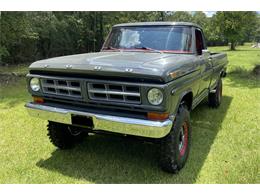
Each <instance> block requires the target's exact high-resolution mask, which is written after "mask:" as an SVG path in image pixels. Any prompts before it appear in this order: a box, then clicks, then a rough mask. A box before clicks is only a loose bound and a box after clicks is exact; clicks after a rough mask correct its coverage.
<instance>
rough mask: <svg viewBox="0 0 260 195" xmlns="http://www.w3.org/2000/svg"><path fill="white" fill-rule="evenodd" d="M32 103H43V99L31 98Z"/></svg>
mask: <svg viewBox="0 0 260 195" xmlns="http://www.w3.org/2000/svg"><path fill="white" fill-rule="evenodd" d="M33 102H35V103H38V104H42V103H44V99H43V98H41V97H35V96H33Z"/></svg>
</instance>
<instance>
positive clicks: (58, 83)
mask: <svg viewBox="0 0 260 195" xmlns="http://www.w3.org/2000/svg"><path fill="white" fill-rule="evenodd" d="M41 85H42V90H43V93H46V94H53V95H60V96H66V97H73V98H82V94H81V84H80V82H79V81H72V80H62V79H41Z"/></svg>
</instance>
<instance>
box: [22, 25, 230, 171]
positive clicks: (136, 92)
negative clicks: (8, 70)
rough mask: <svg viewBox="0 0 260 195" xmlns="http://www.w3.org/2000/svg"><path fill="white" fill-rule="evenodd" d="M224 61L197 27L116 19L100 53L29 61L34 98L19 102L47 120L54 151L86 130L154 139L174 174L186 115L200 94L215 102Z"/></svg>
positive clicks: (187, 132)
mask: <svg viewBox="0 0 260 195" xmlns="http://www.w3.org/2000/svg"><path fill="white" fill-rule="evenodd" d="M226 65H227V56H226V54H223V53H211V52H209V51H208V50H207V47H206V43H205V38H204V35H203V31H202V29H201V28H200V27H199V26H197V25H196V24H192V23H185V22H144V23H128V24H119V25H115V26H113V28H112V31H111V32H110V34H109V35H108V38H107V39H106V41H105V43H104V45H103V47H102V49H101V51H100V52H97V53H87V54H79V55H71V56H64V57H57V58H51V59H46V60H41V61H37V62H34V63H33V64H32V65H31V66H30V68H29V74H28V75H27V81H28V90H29V92H30V93H31V94H32V96H33V101H32V102H29V103H27V104H26V105H25V106H26V108H27V109H28V111H29V113H30V114H31V115H32V116H35V117H39V118H43V119H46V120H48V121H49V124H48V135H49V137H50V140H51V142H52V143H53V144H54V145H55V146H57V147H58V148H60V149H67V148H71V147H72V146H74V145H75V144H76V143H78V142H80V141H82V140H83V138H84V137H86V136H87V135H88V134H89V133H98V132H113V133H119V134H123V135H134V136H139V137H145V138H150V139H149V140H153V141H156V142H155V143H159V144H160V165H161V167H162V169H163V170H165V171H168V172H172V173H176V172H177V171H178V170H180V169H181V168H182V167H183V166H184V164H185V162H186V160H187V158H188V155H189V150H190V146H191V123H190V112H191V111H192V109H194V108H195V107H196V106H197V105H198V104H199V103H200V102H201V101H202V100H203V99H205V98H206V97H207V98H208V103H209V106H210V107H214V108H217V107H218V106H219V105H220V103H221V96H222V81H221V78H222V77H224V76H225V75H226ZM195 141H196V140H195Z"/></svg>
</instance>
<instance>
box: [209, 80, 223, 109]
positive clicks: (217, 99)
mask: <svg viewBox="0 0 260 195" xmlns="http://www.w3.org/2000/svg"><path fill="white" fill-rule="evenodd" d="M221 99H222V79H221V78H220V79H219V81H218V84H217V86H216V88H215V92H214V93H209V96H208V104H209V107H211V108H218V107H219V105H220V104H221Z"/></svg>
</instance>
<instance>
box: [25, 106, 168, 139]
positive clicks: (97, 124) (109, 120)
mask: <svg viewBox="0 0 260 195" xmlns="http://www.w3.org/2000/svg"><path fill="white" fill-rule="evenodd" d="M25 107H26V108H27V110H28V112H29V114H30V115H31V116H34V117H38V118H42V119H46V120H50V121H55V122H60V123H64V124H72V120H71V118H72V117H71V116H72V115H77V116H86V117H90V118H92V120H93V125H94V127H93V130H104V131H109V132H114V133H121V134H128V135H136V136H142V137H150V138H161V137H164V136H166V135H167V134H168V133H169V132H170V130H171V127H172V124H173V122H172V120H173V119H167V120H165V121H150V120H144V119H134V118H127V117H118V116H110V115H103V114H95V113H89V112H82V111H77V110H74V109H73V110H70V109H63V108H57V107H52V106H47V105H41V104H36V103H27V104H26V105H25ZM172 118H173V117H172Z"/></svg>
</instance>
